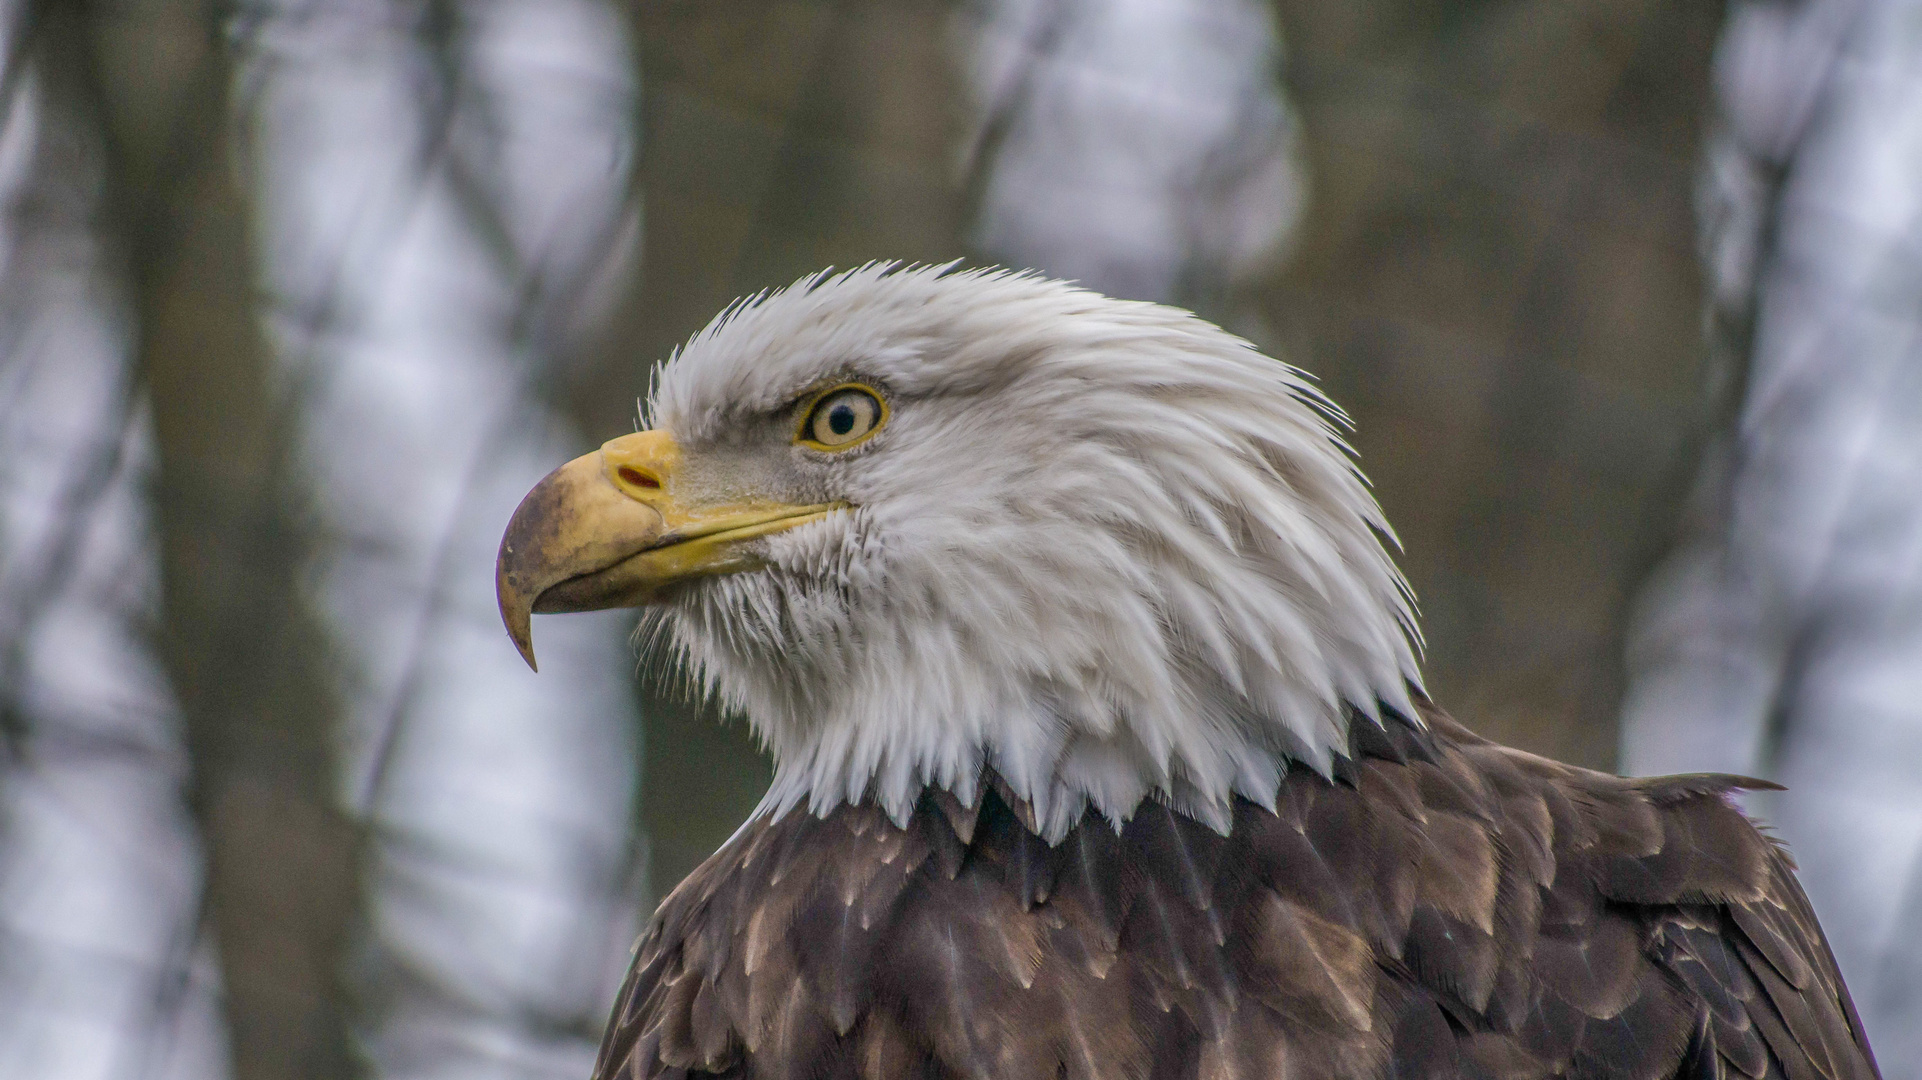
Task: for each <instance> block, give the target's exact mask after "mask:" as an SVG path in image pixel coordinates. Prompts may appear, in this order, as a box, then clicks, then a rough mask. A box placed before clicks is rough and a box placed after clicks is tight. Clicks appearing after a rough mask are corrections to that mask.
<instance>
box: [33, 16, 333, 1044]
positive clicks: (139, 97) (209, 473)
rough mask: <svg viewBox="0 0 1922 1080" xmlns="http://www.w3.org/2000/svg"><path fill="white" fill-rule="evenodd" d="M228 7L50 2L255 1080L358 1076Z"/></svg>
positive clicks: (325, 724) (236, 1003) (225, 951)
mask: <svg viewBox="0 0 1922 1080" xmlns="http://www.w3.org/2000/svg"><path fill="white" fill-rule="evenodd" d="M226 14H227V13H226V11H225V9H224V8H223V7H221V6H218V5H216V4H214V3H211V2H206V0H132V2H128V3H119V4H98V5H72V6H68V5H57V6H52V7H50V8H48V9H47V18H48V24H47V26H46V29H47V30H48V31H49V32H50V34H51V36H52V40H53V42H54V43H55V51H57V52H60V53H62V54H64V55H63V59H65V60H66V61H68V63H67V65H66V66H67V69H68V70H70V71H71V72H72V73H73V76H74V77H75V78H76V79H78V80H79V81H80V87H79V89H80V92H81V93H83V94H86V95H88V96H89V97H91V98H92V100H93V101H94V102H96V104H97V108H98V110H99V114H100V116H101V117H102V118H103V127H104V129H105V133H106V136H107V140H108V146H109V153H110V160H111V161H112V162H113V166H114V172H115V177H114V184H113V188H112V190H110V191H109V192H108V193H107V196H108V200H109V205H110V206H111V207H113V219H114V220H112V221H110V222H109V225H110V227H113V228H115V229H117V230H118V234H119V237H118V238H119V240H120V242H121V245H122V250H123V252H124V258H125V261H126V273H127V277H128V279H129V286H130V292H131V294H132V298H133V303H134V307H135V311H136V314H137V318H138V326H137V337H136V342H135V347H136V350H137V358H138V361H137V362H138V366H139V369H140V374H141V377H142V378H143V380H144V382H145V384H146V386H147V388H148V390H149V393H150V395H151V400H152V404H153V410H154V419H155V428H156V431H157V434H158V441H159V449H160V469H159V476H160V482H159V490H158V491H157V492H156V504H157V505H156V509H157V518H158V522H159V526H160V536H161V549H162V550H161V556H162V568H163V570H162V573H163V591H164V618H163V623H162V634H163V635H164V640H163V641H162V642H161V643H160V646H161V647H160V652H161V655H162V656H163V657H164V658H165V659H166V662H167V664H168V668H169V672H170V674H171V676H172V678H173V680H174V685H175V689H176V692H177V693H178V695H179V697H180V702H181V706H182V709H183V712H184V714H185V716H186V719H187V727H188V732H187V735H188V742H189V746H190V748H191V751H192V756H193V762H194V778H193V787H192V796H193V803H194V811H195V814H196V816H197V817H198V819H199V821H200V823H201V828H202V830H203V833H204V835H205V840H206V845H207V852H208V860H209V866H208V882H207V890H206V901H205V906H206V915H207V918H209V919H210V920H211V925H212V928H213V930H214V933H215V935H216V937H217V940H218V943H219V950H220V955H221V960H222V974H223V978H224V982H225V991H226V999H227V1018H228V1023H229V1025H230V1028H231V1032H232V1037H233V1053H234V1064H235V1071H234V1075H235V1076H236V1077H237V1078H239V1080H283V1078H285V1080H293V1078H308V1077H338V1076H346V1075H349V1074H350V1072H351V1068H350V1065H349V1061H350V1058H349V1054H348V1050H347V1046H348V1043H347V1037H346V1029H345V1025H344V1020H343V1017H344V1015H345V1012H344V1009H343V1007H342V1002H341V995H340V991H339V975H338V972H339V968H340V946H341V942H342V940H343V931H344V929H345V927H346V924H347V921H348V918H349V915H350V913H351V910H352V907H353V898H354V896H355V894H356V882H355V869H354V866H355V858H354V856H355V848H356V834H355V831H354V830H353V828H352V827H351V826H350V824H349V823H348V822H347V821H346V820H345V818H344V817H343V816H342V815H341V813H340V812H339V810H338V809H337V807H336V802H335V795H334V790H333V785H332V781H331V777H332V775H333V769H332V765H331V754H330V747H329V745H328V735H327V733H328V731H329V726H330V721H331V719H332V712H333V709H332V703H331V701H330V696H329V691H328V689H327V680H326V679H325V678H324V673H325V663H326V653H325V649H324V641H323V639H322V637H321V635H320V634H319V633H318V632H317V631H316V628H315V624H314V623H313V621H312V619H311V618H310V616H309V614H308V612H307V611H306V609H305V608H304V606H303V603H302V598H301V594H300V590H299V587H298V581H297V573H298V568H299V566H300V564H301V555H302V540H301V530H300V529H299V528H298V527H297V522H296V520H295V516H296V513H297V507H298V505H299V504H298V501H297V499H296V497H295V496H296V492H295V491H294V490H293V489H292V487H291V480H290V478H291V475H292V474H291V470H290V469H289V467H288V460H287V457H288V456H287V453H286V451H287V440H286V438H285V436H284V434H283V433H284V432H285V431H286V430H287V425H286V424H285V423H284V422H283V419H284V415H283V414H284V412H285V410H286V407H287V405H288V403H287V402H284V401H280V400H277V398H276V395H275V393H274V390H273V388H272V387H271V386H270V384H269V381H268V365H267V359H268V354H267V346H266V343H265V341H264V339H263V336H262V331H261V327H260V323H259V320H258V317H257V312H256V309H255V304H254V294H255V288H254V275H253V269H252V259H253V249H252V245H251V232H250V226H249V221H248V202H249V200H248V197H247V196H248V193H247V191H246V190H245V188H244V183H243V180H242V176H241V173H240V171H239V170H238V169H237V168H236V154H235V149H234V147H235V145H236V144H235V140H234V138H233V135H234V132H233V130H232V129H233V121H232V112H231V109H230V107H229V104H230V94H231V86H232V62H231V58H230V56H229V55H228V53H227V50H226V39H225V34H224V24H225V18H226Z"/></svg>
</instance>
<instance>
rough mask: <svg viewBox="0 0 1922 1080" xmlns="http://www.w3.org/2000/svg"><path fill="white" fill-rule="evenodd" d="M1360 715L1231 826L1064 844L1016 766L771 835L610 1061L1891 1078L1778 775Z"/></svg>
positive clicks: (690, 910) (1152, 806) (665, 918)
mask: <svg viewBox="0 0 1922 1080" xmlns="http://www.w3.org/2000/svg"><path fill="white" fill-rule="evenodd" d="M1423 712H1424V716H1423V721H1424V722H1425V724H1426V728H1425V729H1424V728H1422V727H1418V726H1416V725H1415V724H1412V723H1409V722H1407V721H1404V720H1400V719H1397V718H1393V717H1392V716H1391V718H1390V720H1389V722H1388V724H1387V726H1386V728H1385V730H1384V729H1382V728H1377V727H1376V726H1375V725H1374V724H1372V723H1371V722H1369V721H1367V720H1364V719H1360V718H1357V719H1356V720H1355V721H1354V723H1353V725H1352V730H1353V732H1354V735H1353V737H1352V741H1351V754H1350V756H1349V758H1348V760H1346V761H1345V762H1342V763H1341V767H1340V768H1338V769H1337V770H1336V775H1335V777H1334V779H1333V780H1332V781H1331V780H1328V779H1324V778H1323V777H1321V776H1320V775H1318V774H1317V773H1315V772H1314V771H1312V770H1310V769H1307V768H1305V767H1299V766H1298V767H1295V768H1294V769H1292V770H1291V771H1290V772H1289V773H1288V774H1287V775H1286V776H1285V778H1284V779H1283V780H1282V783H1281V789H1280V795H1279V798H1278V800H1277V812H1276V813H1269V812H1268V811H1267V810H1264V809H1262V808H1261V807H1259V806H1256V805H1254V804H1253V803H1249V802H1245V801H1243V802H1241V803H1239V804H1238V805H1237V807H1236V811H1235V817H1234V822H1233V827H1232V829H1231V830H1230V832H1229V833H1228V835H1226V836H1222V835H1219V834H1218V833H1216V832H1214V831H1212V830H1210V829H1208V828H1206V827H1204V826H1202V825H1201V824H1199V823H1197V822H1195V821H1193V820H1191V819H1189V818H1186V817H1184V816H1182V815H1180V814H1178V813H1175V812H1172V811H1170V810H1169V809H1167V808H1166V807H1165V806H1163V805H1162V804H1161V803H1159V802H1150V803H1147V804H1144V805H1143V806H1142V808H1141V810H1140V812H1139V813H1138V814H1136V815H1135V817H1134V818H1133V819H1132V820H1130V821H1129V822H1128V823H1127V824H1126V825H1125V826H1124V827H1123V829H1122V830H1121V832H1120V835H1118V836H1117V835H1116V832H1115V830H1114V829H1113V827H1112V826H1110V825H1109V824H1108V823H1107V822H1106V821H1105V820H1103V819H1101V818H1100V817H1098V816H1090V817H1089V818H1088V819H1086V820H1083V821H1082V822H1081V823H1080V824H1079V825H1078V826H1077V827H1076V828H1075V829H1074V830H1073V831H1072V832H1071V833H1070V834H1069V835H1068V837H1067V838H1066V839H1065V840H1064V841H1063V842H1062V843H1060V844H1059V845H1055V846H1050V845H1048V844H1046V843H1044V842H1042V841H1041V839H1040V838H1039V837H1037V836H1036V835H1035V833H1034V831H1033V828H1032V826H1033V824H1034V823H1033V822H1031V821H1026V820H1024V817H1025V816H1026V811H1025V807H1024V805H1023V804H1022V802H1021V801H1020V800H1019V799H1018V798H1016V797H1014V795H1013V794H1012V792H1010V791H1009V790H1008V788H1007V786H1006V785H1004V784H1000V783H999V782H998V781H995V780H994V779H993V778H992V777H990V782H989V783H988V784H987V785H986V793H985V794H984V795H983V797H982V798H981V799H980V801H979V805H978V806H976V807H964V806H961V805H960V804H959V803H958V802H956V801H955V800H954V799H953V798H952V797H949V796H947V795H945V794H938V793H933V794H929V795H926V796H924V798H923V800H922V802H921V804H920V806H919V808H918V809H917V811H916V812H915V814H914V815H913V818H912V820H911V821H910V822H909V823H908V825H907V827H906V828H900V827H897V826H895V825H894V824H892V823H891V822H890V821H889V819H888V818H887V817H886V816H885V815H884V814H882V813H881V812H879V811H878V810H876V809H875V808H874V807H872V806H868V805H858V806H847V805H844V806H841V807H839V808H838V809H835V810H834V811H832V812H831V813H829V814H828V816H827V817H825V818H820V817H816V816H813V815H811V814H809V813H808V812H806V811H805V810H796V811H793V812H790V813H788V814H786V815H785V816H782V817H780V818H778V819H776V820H768V819H761V820H757V821H755V822H753V823H752V824H750V825H749V826H748V827H747V828H746V829H744V830H743V831H742V832H741V833H740V834H739V835H738V836H737V837H735V839H734V840H733V841H731V842H730V843H729V844H728V845H727V846H726V847H724V848H722V849H721V850H720V851H719V852H718V853H716V854H715V855H714V857H713V858H711V859H709V860H708V861H707V863H706V864H705V865H703V866H702V867H701V868H700V869H699V870H698V871H696V872H695V873H694V874H693V875H692V876H691V877H689V878H688V879H687V881H685V882H684V883H682V885H681V886H680V887H679V888H678V889H676V890H675V891H674V893H673V894H672V895H671V896H670V897H668V899H667V901H666V903H664V904H663V905H662V907H661V910H660V912H659V913H658V914H657V915H656V916H655V918H654V921H653V924H652V925H651V926H650V928H649V929H648V931H647V933H646V935H645V936H644V937H643V938H642V939H641V942H640V944H639V946H638V951H637V953H636V956H635V959H634V965H633V969H632V971H631V972H630V974H629V975H628V978H627V981H626V984H625V986H624V987H623V988H622V991H621V994H620V998H619V1001H618V1003H617V1005H616V1007H615V1010H614V1015H613V1018H612V1020H611V1022H610V1024H609V1027H608V1030H607V1035H606V1039H605V1042H604V1044H603V1046H602V1050H601V1056H600V1062H599V1064H598V1066H597V1068H596V1072H595V1075H596V1076H597V1077H599V1078H603V1080H615V1078H621V1080H629V1078H631V1080H645V1078H654V1077H671V1078H675V1080H679V1078H683V1077H701V1076H725V1077H743V1078H746V1077H755V1078H769V1080H829V1078H843V1077H845V1078H849V1080H854V1078H860V1080H905V1078H921V1077H925V1078H928V1080H934V1078H949V1077H954V1078H979V1080H1005V1078H1015V1077H1023V1078H1025V1077H1040V1078H1055V1077H1062V1078H1070V1080H1084V1078H1085V1080H1162V1078H1167V1080H1229V1078H1257V1077H1260V1078H1267V1077H1301V1078H1314V1077H1392V1078H1407V1080H1415V1078H1422V1080H1428V1078H1434V1080H1441V1078H1447V1077H1488V1078H1515V1080H1521V1078H1526V1077H1549V1076H1571V1077H1594V1078H1597V1080H1658V1078H1667V1077H1679V1078H1687V1080H1707V1078H1712V1077H1730V1078H1736V1077H1753V1078H1764V1077H1767V1078H1781V1080H1872V1078H1874V1077H1875V1076H1876V1075H1877V1073H1876V1069H1875V1064H1874V1062H1873V1059H1872V1058H1871V1056H1870V1053H1869V1050H1868V1047H1867V1043H1866V1041H1865V1040H1864V1037H1863V1034H1862V1029H1861V1025H1860V1023H1859V1021H1858V1020H1857V1019H1856V1016H1855V1012H1854V1008H1853V1006H1852V1005H1851V1004H1850V1002H1849V997H1848V991H1847V990H1846V988H1845V987H1844V986H1843V984H1842V980H1841V977H1840V976H1839V975H1838V974H1837V971H1836V967H1835V962H1834V960H1833V958H1832V957H1831V956H1830V954H1829V950H1828V947H1827V945H1826V943H1825V942H1824V940H1823V937H1822V932H1821V930H1820V928H1819V927H1817V925H1816V922H1815V917H1814V915H1813V914H1812V913H1811V912H1810V910H1809V906H1808V902H1807V900H1806V899H1805V898H1804V897H1803V895H1802V891H1801V889H1800V887H1799V886H1798V885H1797V884H1796V882H1795V878H1794V875H1793V870H1792V866H1791V864H1790V862H1789V859H1788V857H1787V855H1786V854H1785V853H1784V852H1783V851H1782V849H1781V848H1780V847H1778V846H1777V845H1776V844H1774V843H1772V842H1771V841H1770V840H1769V839H1768V838H1766V837H1765V836H1763V835H1762V834H1761V833H1760V832H1758V831H1757V830H1756V828H1755V827H1754V826H1753V825H1751V824H1750V823H1749V821H1748V820H1747V819H1746V818H1744V817H1743V816H1742V815H1741V814H1740V813H1739V812H1738V811H1737V810H1736V809H1734V808H1733V807H1732V806H1731V805H1730V803H1729V794H1730V792H1731V791H1733V790H1735V789H1738V788H1742V787H1745V786H1753V785H1754V784H1755V783H1757V782H1754V781H1747V780H1743V779H1740V778H1736V777H1726V776H1687V777H1665V778H1658V779H1650V780H1625V779H1620V778H1616V777H1612V776H1607V775H1603V774H1600V773H1595V772H1590V771H1587V770H1583V769H1577V768H1572V767H1569V766H1565V765H1560V764H1557V763H1555V762H1551V761H1547V760H1544V759H1542V758H1539V757H1535V756H1532V755H1529V754H1526V753H1522V752H1520V751H1516V750H1512V749H1508V748H1505V747H1502V746H1497V745H1495V744H1493V743H1490V742H1488V741H1486V740H1483V739H1481V738H1479V737H1477V736H1475V735H1474V734H1472V733H1471V732H1469V731H1468V730H1466V729H1465V728H1463V727H1461V726H1460V725H1459V724H1457V723H1455V722H1454V721H1453V720H1451V719H1450V718H1449V717H1447V716H1446V715H1445V714H1443V713H1441V712H1440V711H1439V710H1431V709H1429V708H1428V707H1427V706H1426V705H1424V706H1423Z"/></svg>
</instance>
